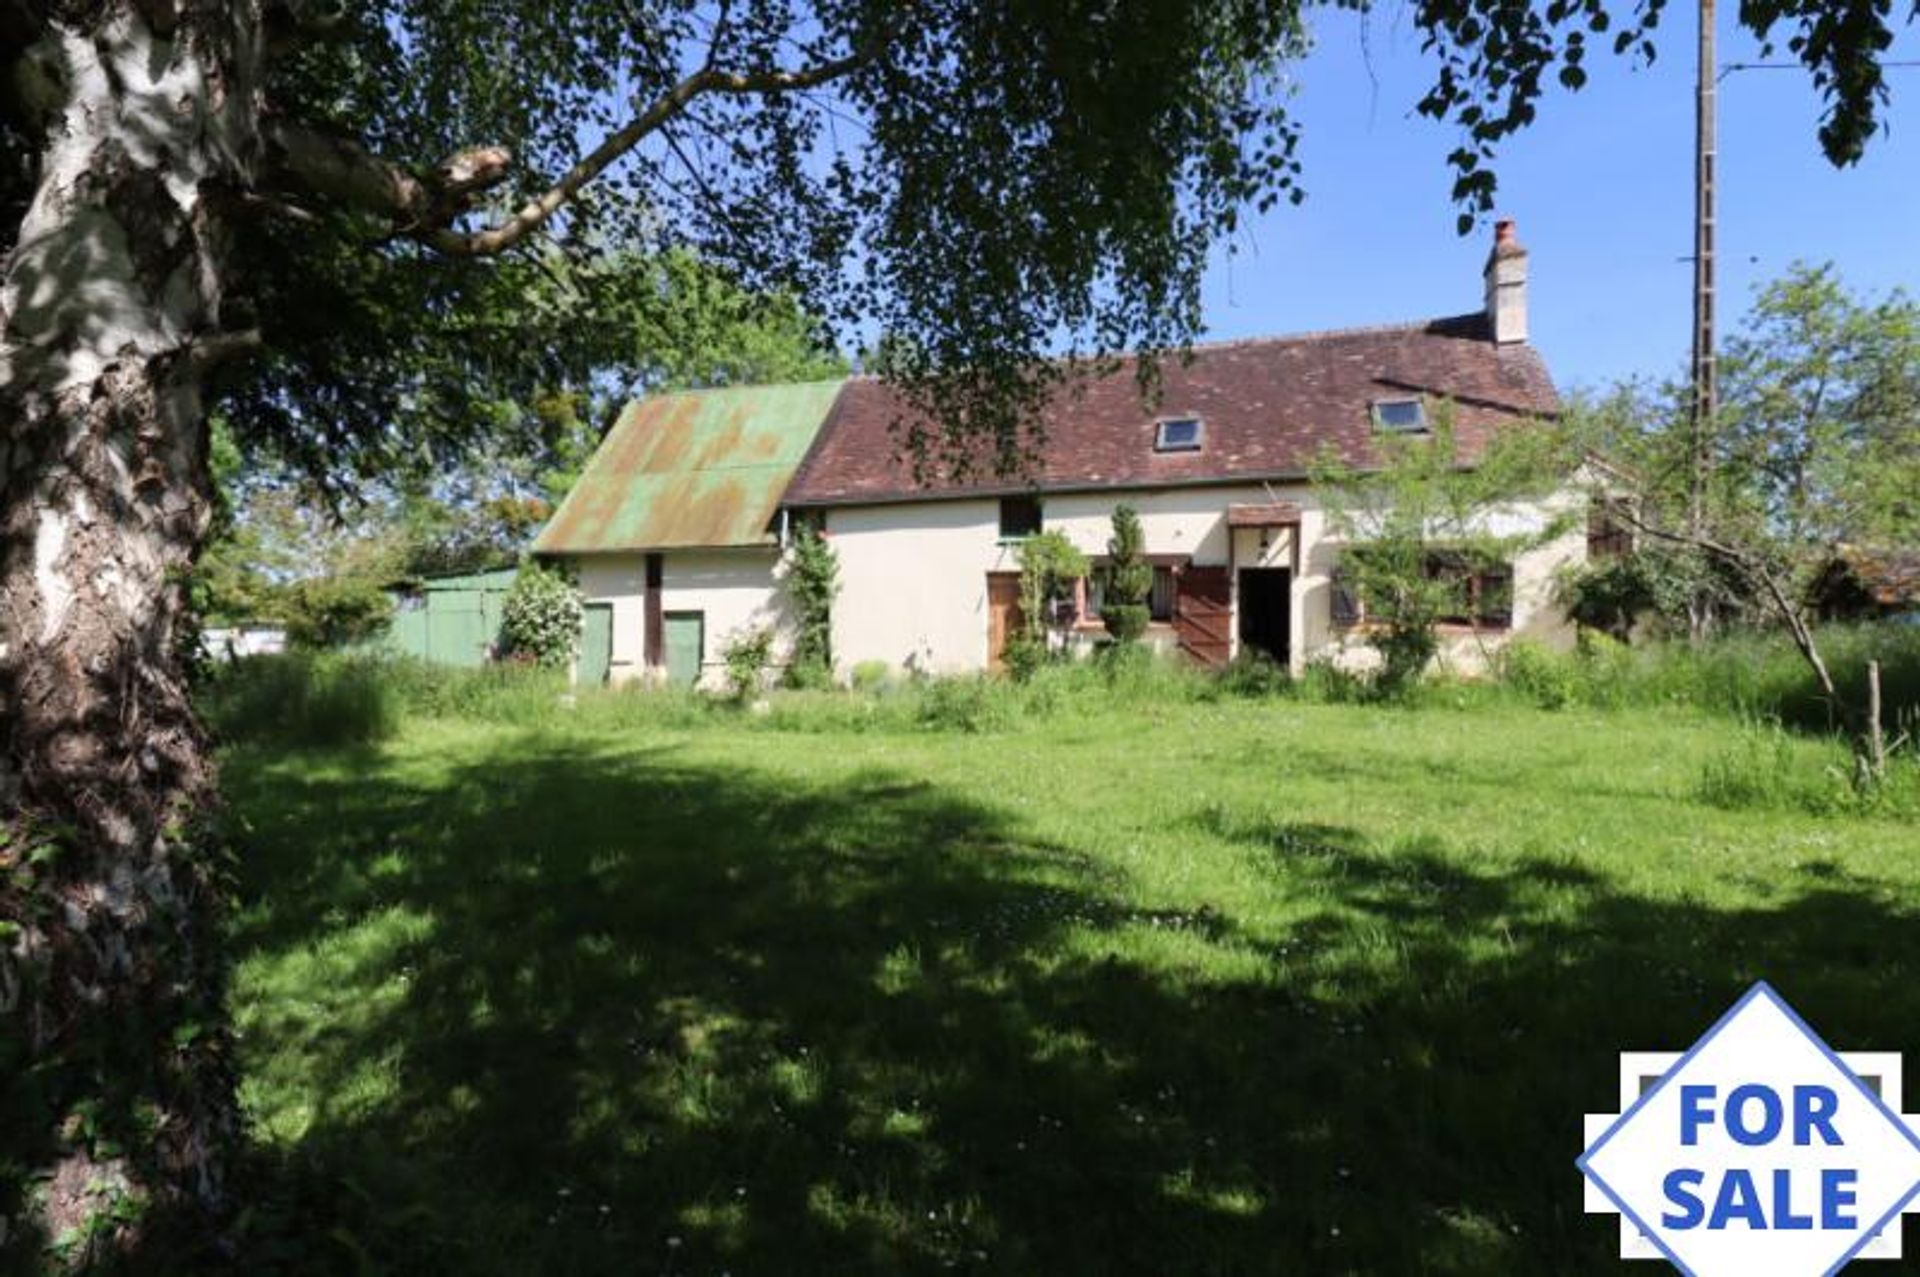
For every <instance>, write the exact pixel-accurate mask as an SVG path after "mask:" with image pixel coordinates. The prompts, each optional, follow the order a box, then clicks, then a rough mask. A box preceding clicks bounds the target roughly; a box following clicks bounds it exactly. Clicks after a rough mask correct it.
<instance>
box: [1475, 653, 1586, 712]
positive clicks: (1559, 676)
mask: <svg viewBox="0 0 1920 1277" xmlns="http://www.w3.org/2000/svg"><path fill="white" fill-rule="evenodd" d="M1493 672H1494V675H1495V677H1497V678H1498V679H1499V680H1500V681H1501V682H1503V683H1505V684H1506V685H1507V686H1509V687H1511V688H1513V689H1514V690H1515V691H1517V692H1519V693H1520V694H1521V695H1523V696H1525V697H1526V698H1527V699H1528V700H1530V701H1532V702H1533V703H1534V704H1535V705H1538V706H1539V707H1540V708H1541V709H1565V708H1566V707H1567V706H1569V705H1573V704H1576V703H1579V702H1581V701H1583V700H1585V699H1586V692H1587V686H1586V684H1587V679H1586V676H1585V672H1584V671H1583V670H1582V669H1581V668H1580V662H1579V660H1578V658H1576V657H1575V656H1574V655H1573V654H1571V653H1568V652H1556V651H1554V650H1553V649H1552V648H1549V647H1547V646H1546V645H1545V644H1542V643H1539V642H1536V641H1534V640H1533V639H1515V640H1514V641H1513V642H1511V643H1509V644H1507V645H1506V646H1505V647H1504V648H1502V649H1501V650H1500V651H1499V653H1498V654H1497V655H1496V656H1495V657H1494V661H1493Z"/></svg>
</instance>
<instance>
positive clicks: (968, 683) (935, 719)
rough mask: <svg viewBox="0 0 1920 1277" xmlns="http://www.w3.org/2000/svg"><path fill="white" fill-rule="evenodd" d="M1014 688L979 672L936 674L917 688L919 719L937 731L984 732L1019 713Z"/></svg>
mask: <svg viewBox="0 0 1920 1277" xmlns="http://www.w3.org/2000/svg"><path fill="white" fill-rule="evenodd" d="M1017 696H1018V689H1016V688H1013V687H1010V686H1008V685H1007V684H1005V683H999V682H996V681H995V680H993V679H990V678H986V677H982V676H979V675H972V676H964V677H957V678H936V679H933V680H931V681H929V682H928V683H927V684H926V685H925V687H924V688H922V689H921V692H920V714H919V720H920V722H921V723H922V724H923V725H924V726H927V727H931V728H935V729H937V730H940V731H957V732H988V731H998V730H1000V729H1002V728H1005V727H1008V726H1010V725H1011V724H1012V723H1013V721H1014V720H1015V719H1016V718H1017V717H1018V716H1019V711H1020V705H1019V701H1018V699H1017Z"/></svg>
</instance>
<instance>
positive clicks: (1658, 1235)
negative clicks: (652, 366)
mask: <svg viewBox="0 0 1920 1277" xmlns="http://www.w3.org/2000/svg"><path fill="white" fill-rule="evenodd" d="M1621 1065H1622V1067H1621V1076H1622V1096H1621V1102H1622V1105H1623V1109H1624V1111H1622V1112H1621V1113H1619V1114H1617V1115H1615V1114H1605V1115H1589V1116H1588V1119H1587V1121H1588V1136H1589V1140H1590V1142H1589V1144H1588V1146H1587V1149H1586V1151H1585V1152H1584V1153H1582V1154H1581V1155H1580V1158H1579V1160H1578V1165H1579V1167H1580V1170H1581V1172H1582V1173H1583V1174H1584V1175H1585V1176H1586V1177H1587V1182H1588V1186H1589V1209H1598V1210H1613V1211H1618V1212H1619V1213H1620V1215H1621V1218H1622V1223H1621V1255H1622V1257H1623V1258H1660V1257H1664V1258H1666V1259H1668V1260H1670V1261H1672V1263H1673V1264H1674V1265H1675V1266H1676V1267H1678V1268H1679V1269H1680V1270H1681V1271H1682V1272H1684V1273H1690V1274H1693V1275H1694V1277H1732V1275H1733V1274H1742V1275H1745V1274H1755V1273H1765V1274H1769V1277H1817V1275H1818V1274H1823V1273H1832V1272H1836V1271H1838V1270H1839V1269H1840V1268H1842V1267H1844V1266H1846V1265H1847V1264H1848V1263H1849V1262H1851V1261H1852V1260H1855V1259H1874V1258H1897V1257H1898V1256H1899V1254H1900V1215H1901V1212H1903V1211H1905V1210H1907V1209H1909V1208H1910V1207H1913V1208H1916V1209H1920V1204H1917V1203H1916V1201H1915V1199H1916V1197H1920V1136H1917V1135H1916V1134H1915V1129H1914V1125H1913V1124H1912V1123H1911V1122H1909V1121H1908V1119H1907V1118H1905V1117H1904V1116H1902V1115H1901V1114H1900V1112H1899V1111H1898V1109H1899V1103H1900V1091H1899V1082H1900V1077H1899V1073H1900V1070H1899V1057H1898V1056H1886V1055H1858V1056H1841V1055H1839V1054H1836V1053H1835V1052H1834V1051H1833V1050H1832V1049H1831V1048H1830V1047H1828V1046H1827V1044H1826V1043H1825V1042H1823V1041H1822V1040H1821V1039H1820V1036H1819V1035H1818V1034H1816V1033H1815V1032H1814V1031H1813V1030H1812V1029H1811V1028H1810V1027H1808V1025H1807V1023H1806V1022H1805V1021H1804V1020H1802V1019H1801V1018H1800V1017H1799V1016H1798V1015H1796V1014H1795V1013H1794V1011H1793V1009H1792V1008H1791V1007H1789V1006H1788V1005H1787V1004H1786V1002H1785V1001H1784V1000H1783V999H1782V998H1781V997H1780V995H1779V994H1778V993H1776V992H1774V990H1773V989H1772V988H1771V987H1770V986H1768V985H1767V984H1766V983H1765V982H1762V983H1759V984H1756V985H1754V986H1753V988H1752V989H1750V990H1748V992H1747V994H1746V996H1745V997H1743V998H1741V999H1740V1001H1739V1002H1738V1003H1736V1004H1735V1005H1734V1007H1733V1009H1732V1010H1730V1011H1728V1012H1727V1014H1726V1015H1724V1016H1722V1017H1721V1019H1720V1022H1719V1023H1718V1024H1715V1025H1714V1026H1713V1027H1712V1028H1711V1029H1708V1030H1707V1032H1706V1033H1705V1034H1704V1035H1703V1036H1702V1037H1701V1038H1700V1040H1699V1041H1698V1042H1696V1043H1694V1045H1693V1047H1692V1049H1691V1050H1689V1051H1687V1052H1686V1053H1685V1054H1684V1055H1680V1056H1678V1057H1653V1056H1647V1055H1637V1054H1628V1055H1625V1056H1623V1057H1622V1059H1621Z"/></svg>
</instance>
